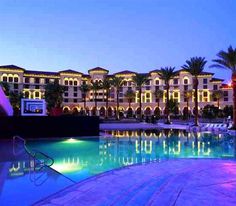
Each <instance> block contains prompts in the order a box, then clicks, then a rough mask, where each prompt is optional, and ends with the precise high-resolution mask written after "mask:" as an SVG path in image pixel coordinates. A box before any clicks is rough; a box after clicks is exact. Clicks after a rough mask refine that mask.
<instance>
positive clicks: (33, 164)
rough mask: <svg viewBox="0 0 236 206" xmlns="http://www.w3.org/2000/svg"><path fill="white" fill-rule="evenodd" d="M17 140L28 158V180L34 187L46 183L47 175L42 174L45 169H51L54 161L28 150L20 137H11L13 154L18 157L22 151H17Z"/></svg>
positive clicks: (37, 152)
mask: <svg viewBox="0 0 236 206" xmlns="http://www.w3.org/2000/svg"><path fill="white" fill-rule="evenodd" d="M17 140H20V141H21V142H22V143H23V146H24V151H25V152H26V153H27V154H28V156H29V165H30V169H29V177H30V180H31V181H32V182H33V183H34V184H35V185H36V186H39V185H42V184H43V183H44V182H46V181H47V179H48V176H47V173H45V172H44V170H45V168H48V167H51V166H52V165H53V164H54V159H53V158H51V157H49V156H48V155H46V154H44V153H43V152H40V151H38V150H29V149H28V148H27V146H26V140H25V139H24V138H22V137H20V136H14V137H13V154H14V155H15V156H18V155H20V154H22V151H23V150H18V151H17Z"/></svg>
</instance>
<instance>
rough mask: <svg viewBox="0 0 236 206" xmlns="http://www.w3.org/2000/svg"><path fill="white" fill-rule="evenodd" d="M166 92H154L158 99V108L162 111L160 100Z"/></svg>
mask: <svg viewBox="0 0 236 206" xmlns="http://www.w3.org/2000/svg"><path fill="white" fill-rule="evenodd" d="M163 95H164V92H163V90H156V91H155V92H154V96H155V97H156V100H157V107H158V108H159V109H160V100H161V99H162V98H163Z"/></svg>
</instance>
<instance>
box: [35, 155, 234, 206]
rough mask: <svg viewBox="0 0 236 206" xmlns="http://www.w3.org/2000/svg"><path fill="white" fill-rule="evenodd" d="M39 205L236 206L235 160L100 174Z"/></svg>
mask: <svg viewBox="0 0 236 206" xmlns="http://www.w3.org/2000/svg"><path fill="white" fill-rule="evenodd" d="M36 205H57V206H58V205H68V206H71V205H78V206H79V205H81V206H87V205H88V206H91V205H99V206H103V205H114V206H118V205H128V206H136V205H137V206H142V205H157V206H160V205H163V206H166V205H179V206H183V205H184V206H188V205H189V206H195V205H200V206H202V205H204V206H206V205H212V206H213V205H214V206H218V205H222V206H228V205H232V206H233V205H236V161H230V160H211V159H205V160H203V159H202V160H194V159H183V160H169V161H165V162H161V163H150V164H146V165H136V166H131V167H126V168H123V169H120V170H114V171H111V172H107V173H104V174H102V175H98V176H96V177H93V178H90V179H88V180H86V181H84V182H81V183H78V184H76V185H73V186H71V187H69V188H67V189H65V190H63V191H61V192H58V193H56V194H54V195H52V196H50V197H48V198H47V199H45V200H43V201H41V202H38V203H37V204H36Z"/></svg>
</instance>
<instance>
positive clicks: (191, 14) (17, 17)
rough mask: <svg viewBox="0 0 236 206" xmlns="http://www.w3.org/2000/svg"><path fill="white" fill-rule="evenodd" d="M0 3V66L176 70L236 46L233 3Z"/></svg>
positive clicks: (68, 0) (21, 0)
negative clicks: (173, 67)
mask: <svg viewBox="0 0 236 206" xmlns="http://www.w3.org/2000/svg"><path fill="white" fill-rule="evenodd" d="M0 8H1V12H0V23H1V31H0V64H1V65H4V64H16V65H18V66H21V67H24V68H26V69H31V70H49V71H58V70H63V69H75V70H79V71H81V72H85V73H87V70H88V69H90V68H93V67H96V66H100V67H104V68H107V69H109V70H110V72H111V73H113V72H117V71H120V70H125V69H128V70H133V71H139V72H147V71H150V70H153V69H157V68H160V67H164V66H175V67H176V68H177V69H178V68H180V66H182V65H183V64H184V62H185V60H186V59H188V58H190V57H192V56H204V57H206V58H207V60H208V62H209V63H208V65H210V63H211V60H212V59H213V58H215V55H216V53H217V52H218V51H219V50H221V49H226V48H227V47H228V46H229V45H230V44H231V45H232V46H233V47H236V26H235V20H236V12H235V10H236V1H235V0H224V1H222V0H77V1H75V0H37V1H34V0H14V1H13V0H1V1H0ZM206 70H207V71H213V72H216V76H217V77H221V78H225V79H229V78H230V72H227V71H226V70H225V71H220V70H215V69H208V68H206Z"/></svg>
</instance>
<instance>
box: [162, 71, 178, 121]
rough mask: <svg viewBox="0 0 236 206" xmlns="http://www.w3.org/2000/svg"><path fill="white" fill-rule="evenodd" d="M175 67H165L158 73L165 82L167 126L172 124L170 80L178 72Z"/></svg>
mask: <svg viewBox="0 0 236 206" xmlns="http://www.w3.org/2000/svg"><path fill="white" fill-rule="evenodd" d="M174 70H175V67H165V68H161V70H160V71H159V72H158V74H159V76H160V79H162V80H164V82H165V89H166V106H165V113H166V122H165V123H166V124H170V111H169V101H170V97H169V91H170V80H171V79H173V78H174V76H175V75H176V72H175V71H174Z"/></svg>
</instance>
